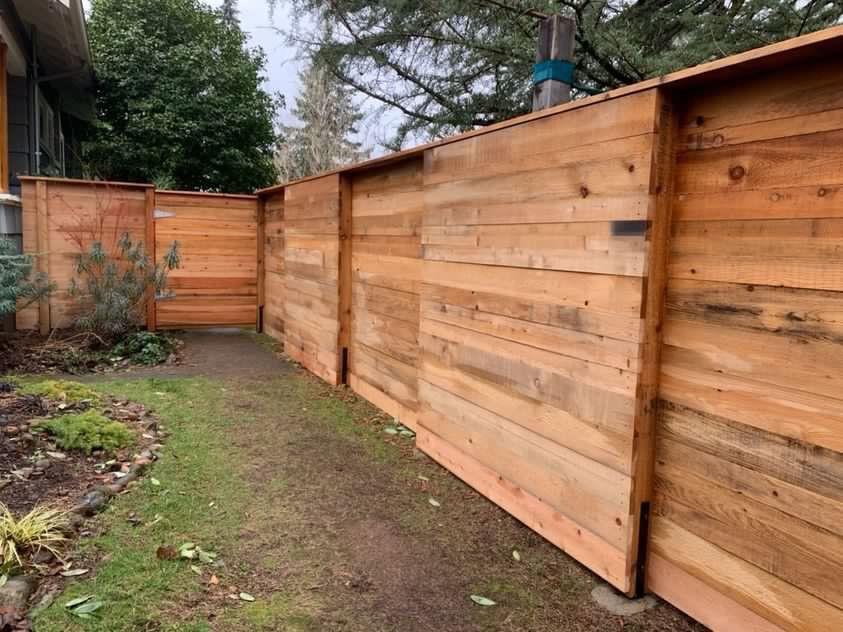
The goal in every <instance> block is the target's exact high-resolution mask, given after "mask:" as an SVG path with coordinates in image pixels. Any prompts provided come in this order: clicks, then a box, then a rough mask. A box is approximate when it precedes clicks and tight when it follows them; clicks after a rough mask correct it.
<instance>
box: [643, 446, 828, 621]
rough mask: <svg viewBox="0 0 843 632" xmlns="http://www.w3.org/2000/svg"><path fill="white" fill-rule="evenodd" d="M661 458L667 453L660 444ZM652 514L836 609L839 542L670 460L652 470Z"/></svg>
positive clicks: (802, 522) (815, 527) (812, 526)
mask: <svg viewBox="0 0 843 632" xmlns="http://www.w3.org/2000/svg"><path fill="white" fill-rule="evenodd" d="M658 448H659V449H660V450H661V454H662V455H663V457H666V458H667V459H669V458H670V456H675V454H673V455H672V454H671V453H670V452H669V450H667V451H665V450H663V449H662V448H664V446H663V445H659V446H658ZM653 512H654V513H655V515H659V516H665V517H667V518H669V519H670V520H671V521H672V522H674V523H675V524H677V525H679V526H681V527H683V528H684V529H686V530H688V531H690V532H691V533H694V534H696V535H697V536H699V537H702V538H704V539H705V540H707V541H709V542H711V543H713V544H715V545H717V546H718V547H720V548H721V549H723V550H725V551H728V552H730V553H732V554H733V555H736V556H738V557H740V558H741V559H743V560H746V561H748V562H750V563H752V564H753V565H755V566H757V567H759V568H762V569H764V570H766V571H767V572H769V573H772V574H774V575H776V576H777V577H780V578H782V579H784V580H785V581H787V582H788V583H790V584H793V585H794V586H797V587H799V588H801V589H802V590H804V591H805V592H807V593H809V594H812V595H814V596H816V597H818V598H820V599H823V600H825V601H827V602H829V603H831V604H833V605H835V606H837V607H838V608H840V607H841V605H842V604H843V584H842V583H841V582H839V581H838V579H839V577H840V568H841V565H843V539H841V537H840V536H839V535H835V534H831V533H828V532H827V531H826V530H824V529H821V528H819V527H817V526H815V525H812V524H810V523H808V522H805V521H804V520H802V519H800V518H799V517H795V516H792V515H789V514H786V513H784V512H782V511H779V510H778V509H775V508H772V507H770V506H768V505H766V504H765V503H761V502H758V501H755V500H752V499H750V498H746V497H745V496H744V495H743V494H742V493H740V492H737V491H733V490H731V489H728V488H727V487H723V486H721V485H717V484H715V483H713V482H711V481H710V480H709V479H708V478H706V477H702V476H699V475H697V474H694V473H691V472H688V471H687V469H685V468H684V467H683V466H682V464H681V463H679V462H676V461H675V460H669V461H668V462H667V463H665V464H664V465H660V466H659V467H657V468H656V485H655V500H654V503H653Z"/></svg>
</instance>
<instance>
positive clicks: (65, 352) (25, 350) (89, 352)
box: [0, 330, 183, 376]
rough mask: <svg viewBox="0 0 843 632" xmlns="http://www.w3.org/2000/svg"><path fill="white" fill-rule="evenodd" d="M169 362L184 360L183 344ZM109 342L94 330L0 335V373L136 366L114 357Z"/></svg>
mask: <svg viewBox="0 0 843 632" xmlns="http://www.w3.org/2000/svg"><path fill="white" fill-rule="evenodd" d="M176 344H177V345H178V348H177V349H176V351H175V353H173V354H172V355H171V356H170V357H169V358H168V359H167V361H166V363H165V364H167V365H178V364H181V363H182V360H183V344H182V343H181V341H179V340H177V341H176ZM108 349H109V347H108V345H107V344H106V343H105V342H104V341H103V340H102V339H100V338H99V337H98V336H96V335H94V334H91V333H79V332H76V331H73V330H54V331H53V332H51V333H50V335H48V336H42V335H40V334H39V333H37V332H34V331H22V332H16V333H13V334H0V376H2V375H8V374H12V373H14V374H47V375H50V374H56V373H65V374H71V375H83V374H86V373H112V372H115V371H125V370H129V369H131V368H132V367H135V366H137V365H135V364H133V363H132V362H131V361H130V360H129V359H128V358H118V359H115V358H111V357H109V354H108V353H107V351H108Z"/></svg>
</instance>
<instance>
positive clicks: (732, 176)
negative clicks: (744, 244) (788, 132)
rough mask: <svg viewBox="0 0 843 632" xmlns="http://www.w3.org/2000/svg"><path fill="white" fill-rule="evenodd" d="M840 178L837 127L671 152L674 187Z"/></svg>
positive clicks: (842, 143)
mask: <svg viewBox="0 0 843 632" xmlns="http://www.w3.org/2000/svg"><path fill="white" fill-rule="evenodd" d="M839 184H843V130H837V131H833V132H825V133H818V134H805V135H802V136H791V137H787V138H776V139H771V140H767V141H759V142H753V143H745V144H742V145H734V146H730V147H720V148H715V149H708V150H705V151H686V152H684V153H680V154H679V155H678V156H677V169H676V180H675V187H676V192H677V193H679V194H682V193H697V192H707V191H724V190H725V191H745V190H752V189H770V188H775V187H781V186H811V185H814V186H816V187H817V188H818V189H819V188H821V187H825V186H834V185H839Z"/></svg>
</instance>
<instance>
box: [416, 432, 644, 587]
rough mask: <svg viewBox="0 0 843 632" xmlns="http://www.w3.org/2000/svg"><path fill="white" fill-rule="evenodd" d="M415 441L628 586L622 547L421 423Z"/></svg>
mask: <svg viewBox="0 0 843 632" xmlns="http://www.w3.org/2000/svg"><path fill="white" fill-rule="evenodd" d="M416 444H417V445H418V447H419V448H420V449H421V450H422V451H424V452H425V453H426V454H428V455H429V456H430V457H432V458H433V459H434V460H436V461H437V462H439V463H440V464H441V465H442V466H443V467H445V468H446V469H448V470H449V471H451V472H453V473H454V474H455V475H457V476H459V477H460V478H461V479H462V480H464V481H465V482H466V483H468V484H469V485H471V486H472V487H474V488H475V489H476V490H478V491H479V492H480V493H481V494H483V495H484V496H486V497H487V498H488V499H490V500H491V501H492V502H494V503H495V504H497V505H498V506H500V507H502V508H503V509H505V510H506V511H508V512H509V513H510V514H512V515H513V516H515V517H517V518H518V519H519V520H521V521H522V522H523V523H524V524H526V525H527V526H528V527H530V528H531V529H533V530H534V531H536V532H538V533H539V534H541V535H542V536H544V537H545V538H547V539H548V540H550V541H551V542H553V543H554V544H555V545H556V546H558V547H559V548H560V549H562V550H563V551H565V552H566V553H568V554H569V555H572V556H574V557H575V558H577V559H578V560H580V561H581V562H582V563H583V564H585V565H587V566H588V567H589V568H590V569H592V570H593V571H594V572H595V573H597V574H598V575H600V576H601V577H603V578H604V579H605V580H607V581H609V582H611V583H612V584H613V585H615V586H617V587H618V588H620V589H621V590H624V591H626V590H629V588H630V586H629V580H628V577H627V575H626V561H625V556H624V554H623V552H622V551H620V550H618V549H617V548H615V547H613V546H611V545H610V544H608V543H607V542H606V541H605V540H603V539H602V538H600V537H599V536H597V535H595V534H594V533H592V532H590V531H589V530H588V529H585V528H583V527H582V526H581V525H579V524H577V523H576V522H574V521H573V520H571V519H570V518H568V517H567V516H565V515H563V514H561V513H559V512H557V511H554V510H553V509H552V508H551V507H550V506H549V505H547V504H546V503H544V502H542V501H541V500H540V499H538V498H536V497H535V496H533V495H532V494H530V493H529V492H526V491H525V490H523V489H521V488H520V487H518V485H516V484H514V483H512V482H511V481H508V480H506V479H505V478H503V477H502V476H500V474H498V473H497V472H496V471H495V470H494V469H492V468H489V467H486V466H485V465H483V464H481V463H480V462H478V461H477V460H475V459H473V458H472V457H470V456H468V455H466V454H465V453H463V452H462V451H460V450H459V449H457V448H455V447H454V446H452V445H450V444H449V443H448V442H447V441H444V440H443V439H441V438H440V437H437V436H436V435H435V434H433V433H432V432H430V431H428V430H427V429H426V428H424V427H423V426H420V427H419V429H418V435H417V438H416Z"/></svg>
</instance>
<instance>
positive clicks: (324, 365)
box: [19, 27, 843, 632]
mask: <svg viewBox="0 0 843 632" xmlns="http://www.w3.org/2000/svg"><path fill="white" fill-rule="evenodd" d="M841 53H843V27H838V28H835V29H829V30H827V31H823V32H820V33H815V34H812V35H809V36H805V37H802V38H798V39H795V40H790V41H788V42H783V43H781V44H776V45H773V46H769V47H767V48H764V49H759V50H756V51H751V52H749V53H744V54H742V55H738V56H735V57H732V58H727V59H724V60H721V61H718V62H713V63H711V64H706V65H703V66H700V67H697V68H693V69H690V70H686V71H682V72H679V73H675V74H673V75H668V76H667V77H663V78H660V79H657V80H653V81H648V82H644V83H641V84H637V85H634V86H628V87H625V88H622V89H619V90H615V91H613V92H609V93H606V94H602V95H599V96H595V97H591V98H588V99H583V100H580V101H575V102H572V103H568V104H566V105H563V106H559V107H557V108H554V109H551V110H546V111H543V112H539V113H535V114H531V115H528V116H525V117H522V118H519V119H514V120H512V121H508V122H506V123H503V124H500V125H496V126H493V127H490V128H486V129H483V130H478V131H475V132H470V133H468V134H464V135H462V136H457V137H454V138H450V139H446V140H445V141H441V142H438V143H434V144H431V145H427V146H422V147H419V148H416V149H412V150H408V151H405V152H401V153H398V154H393V155H390V156H386V157H383V158H380V159H376V160H373V161H369V162H366V163H361V164H359V165H353V166H351V167H347V168H344V169H341V170H338V171H337V172H333V173H329V174H325V175H322V176H318V177H313V178H308V179H306V180H302V181H298V182H294V183H290V184H287V185H284V186H279V187H274V188H271V189H267V190H264V191H260V192H258V196H257V197H253V196H218V195H205V194H201V195H191V194H184V193H172V192H155V191H154V190H153V189H152V188H151V187H145V186H138V185H115V184H108V185H106V184H102V183H78V182H67V181H53V180H50V181H49V182H48V181H44V180H32V179H29V180H25V184H24V207H25V212H24V248H25V250H26V251H28V252H41V253H48V256H46V257H41V258H39V265H40V266H41V268H42V269H43V270H44V271H48V272H49V273H50V275H51V276H52V277H53V278H54V279H56V280H58V281H59V282H60V285H61V284H63V283H64V282H65V281H66V280H67V279H68V278H69V276H70V275H71V274H72V265H71V264H72V257H71V253H72V252H73V250H72V249H71V248H70V245H69V244H70V242H67V240H66V235H67V226H68V225H71V224H72V222H73V221H76V219H74V218H76V217H77V216H78V215H79V214H80V212H81V214H82V215H83V216H89V215H90V213H88V215H86V214H85V213H84V212H82V211H83V210H84V209H89V210H90V209H91V208H95V207H96V204H98V203H101V202H97V200H100V199H102V198H103V196H105V197H106V198H107V199H110V200H112V202H111V206H113V207H114V208H116V209H119V210H121V214H122V215H123V216H126V217H129V218H130V221H129V223H128V226H127V227H128V228H129V230H130V231H132V232H133V234H135V235H138V236H142V235H144V234H145V235H146V240H147V242H148V243H151V242H154V243H155V244H156V249H158V250H159V251H160V249H161V248H163V247H164V245H165V244H167V243H169V241H170V240H172V239H174V238H176V239H179V241H180V242H182V243H183V248H184V251H183V255H184V265H183V268H182V269H181V270H180V271H179V272H178V273H175V274H174V275H173V277H172V279H173V288H174V290H175V292H176V297H175V298H174V299H171V300H169V301H166V300H164V301H158V302H157V304H156V309H155V310H151V311H150V313H149V320H150V323H151V324H153V325H154V324H155V320H157V321H158V325H161V326H164V325H165V326H173V327H175V326H190V325H211V324H241V325H246V324H253V323H255V322H256V323H257V325H258V327H259V328H263V330H264V331H266V332H267V333H269V334H270V335H272V336H274V337H275V338H276V339H278V340H279V341H281V342H283V344H284V348H285V350H286V352H287V354H288V355H289V356H290V357H292V358H294V359H296V360H297V361H299V362H300V363H301V364H302V365H303V366H304V367H306V368H307V369H308V370H310V371H312V372H313V373H315V374H316V375H318V376H320V377H321V378H323V379H325V380H327V381H328V382H330V383H332V384H340V383H345V384H348V385H349V386H350V387H351V388H353V389H354V390H355V391H356V392H357V393H359V394H360V395H361V396H363V397H365V398H366V399H368V400H370V401H371V402H373V403H374V404H375V405H377V406H378V407H380V408H381V409H383V410H385V411H386V412H388V413H390V414H392V415H395V416H397V417H398V418H400V420H401V421H402V422H403V423H405V424H407V425H409V426H411V427H413V428H414V429H415V430H416V432H417V445H418V447H419V448H420V449H422V450H424V451H425V452H426V453H427V454H429V455H430V456H431V457H433V458H434V459H436V460H437V461H438V462H440V463H441V464H442V465H443V466H445V467H446V468H448V469H449V470H450V471H452V472H454V473H455V474H456V475H457V476H459V477H461V478H462V479H463V480H465V481H466V482H467V483H468V484H470V485H472V486H473V487H475V488H476V489H477V490H479V491H480V492H481V493H483V494H484V495H485V496H487V497H488V498H490V499H491V500H492V501H494V502H495V503H497V504H498V505H500V506H501V507H503V508H504V509H506V510H507V511H508V512H509V513H511V514H512V515H514V516H516V517H517V518H518V519H520V520H521V521H522V522H524V523H525V524H526V525H528V526H529V527H530V528H532V529H534V530H535V531H537V532H538V533H540V534H542V535H543V536H544V537H546V538H547V539H548V540H550V541H551V542H553V543H554V544H556V545H557V546H559V547H560V548H561V549H563V550H564V551H566V552H567V553H569V554H570V555H572V556H574V557H575V558H577V559H578V560H580V561H581V562H582V563H584V564H585V565H586V566H588V567H589V568H591V569H592V570H593V571H594V572H595V573H597V574H598V575H600V576H601V577H603V578H605V579H606V580H607V581H608V582H610V583H611V584H613V585H614V586H616V587H617V588H618V589H620V590H622V591H623V592H625V593H628V594H630V595H632V594H636V593H640V592H642V591H644V590H650V591H653V592H655V593H657V594H659V595H661V596H662V597H664V598H665V599H667V600H668V601H670V602H671V603H673V604H675V605H676V606H678V607H679V608H681V609H683V610H685V611H686V612H688V613H690V614H691V615H693V616H694V617H696V618H697V619H699V620H700V621H702V622H703V623H705V624H707V625H709V626H710V627H712V628H714V629H716V630H734V631H741V632H743V631H746V630H755V631H762V632H765V631H772V630H810V631H828V632H838V631H839V630H843V73H841V67H840V62H839V61H838V60H839V59H840V55H841ZM92 205H93V207H92ZM156 209H157V212H156ZM173 213H175V215H174V216H173V215H172V214H173ZM156 215H157V216H158V218H157V219H155V217H156ZM109 221H110V220H109ZM110 226H111V223H109V222H106V227H110ZM255 308H256V309H255ZM72 310H73V306H72V305H71V304H70V303H69V302H68V301H67V300H66V297H65V296H64V295H63V294H62V293H58V294H57V295H54V296H53V297H52V298H51V299H50V300H49V302H47V301H45V302H42V304H41V305H40V306H39V307H34V308H31V309H29V310H26V311H24V312H22V313H21V314H20V315H19V325H20V326H22V327H37V326H38V325H39V324H40V325H41V326H42V327H44V326H45V323H46V326H47V327H49V326H61V325H62V324H65V323H66V322H67V319H68V318H69V316H70V314H71V313H72ZM255 315H257V320H255Z"/></svg>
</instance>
